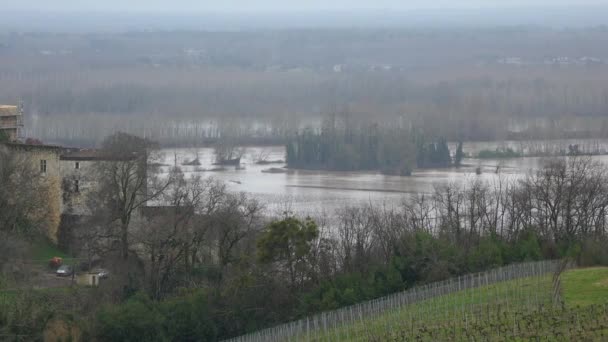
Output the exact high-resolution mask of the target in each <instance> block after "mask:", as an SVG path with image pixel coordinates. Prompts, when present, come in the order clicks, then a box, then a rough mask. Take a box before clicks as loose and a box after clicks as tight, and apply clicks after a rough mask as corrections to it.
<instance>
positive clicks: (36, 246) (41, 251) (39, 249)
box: [32, 240, 69, 261]
mask: <svg viewBox="0 0 608 342" xmlns="http://www.w3.org/2000/svg"><path fill="white" fill-rule="evenodd" d="M52 257H60V258H69V255H68V254H67V253H64V252H63V251H61V250H60V249H59V248H58V247H57V246H55V245H53V244H52V243H51V242H50V241H47V240H37V241H35V242H34V243H32V258H33V259H36V260H46V261H48V260H49V259H51V258H52Z"/></svg>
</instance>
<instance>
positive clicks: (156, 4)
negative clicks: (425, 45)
mask: <svg viewBox="0 0 608 342" xmlns="http://www.w3.org/2000/svg"><path fill="white" fill-rule="evenodd" d="M546 5H558V6H569V5H578V6H580V5H608V0H171V1H169V0H0V7H2V8H4V9H10V10H41V11H49V10H56V11H65V10H70V11H90V10H100V11H106V10H116V11H172V12H189V11H199V12H203V11H233V10H240V11H291V10H306V11H310V10H358V9H393V10H416V9H437V8H449V9H470V8H492V7H524V6H546Z"/></svg>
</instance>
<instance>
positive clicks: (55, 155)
mask: <svg viewBox="0 0 608 342" xmlns="http://www.w3.org/2000/svg"><path fill="white" fill-rule="evenodd" d="M5 146H6V147H7V148H9V149H10V150H12V151H14V152H16V153H21V154H23V155H25V156H26V158H27V160H28V161H29V162H30V163H31V164H32V168H34V170H38V171H39V172H40V174H41V175H42V176H43V179H44V180H45V181H46V185H47V186H48V188H49V192H48V197H49V198H48V199H47V200H48V203H49V207H50V209H51V215H50V217H49V218H48V222H47V227H45V228H46V230H47V232H48V237H49V238H50V239H51V240H52V241H54V242H57V238H58V231H59V224H60V222H61V213H62V201H61V198H62V192H63V191H62V188H61V184H62V175H61V167H60V157H61V154H62V152H63V148H62V147H60V146H53V145H28V144H19V143H8V144H5Z"/></svg>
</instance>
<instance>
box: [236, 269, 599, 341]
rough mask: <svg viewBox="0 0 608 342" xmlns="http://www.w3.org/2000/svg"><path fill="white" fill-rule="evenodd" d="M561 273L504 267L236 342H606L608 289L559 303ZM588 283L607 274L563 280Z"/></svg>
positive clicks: (578, 273)
mask: <svg viewBox="0 0 608 342" xmlns="http://www.w3.org/2000/svg"><path fill="white" fill-rule="evenodd" d="M562 267H563V265H560V264H559V263H557V262H538V263H526V264H520V265H512V266H508V267H503V268H499V269H495V270H491V271H488V272H485V273H479V274H473V275H468V276H465V277H459V278H456V279H450V280H446V281H443V282H439V283H433V284H429V285H426V286H422V287H416V288H413V289H411V290H409V291H406V292H403V293H399V294H396V295H392V296H388V297H385V298H380V299H377V300H374V301H371V302H366V303H361V304H358V305H354V306H351V307H346V308H343V309H340V310H336V311H332V312H327V313H323V314H320V315H317V316H314V317H309V318H305V319H303V320H300V321H297V322H292V323H288V324H285V325H282V326H278V327H275V328H271V329H266V330H263V331H259V332H256V333H253V334H249V335H245V336H241V337H238V338H235V339H233V341H235V342H241V341H242V342H244V341H444V340H454V341H512V340H535V341H536V340H537V339H538V338H540V337H543V339H542V340H547V339H546V338H544V337H551V338H550V339H549V340H564V341H570V340H590V341H596V340H597V341H603V340H606V339H608V305H607V304H608V296H607V295H608V292H607V290H608V286H606V289H605V290H604V289H603V288H600V291H599V292H598V290H597V289H595V288H594V289H592V290H590V294H585V293H584V292H585V291H583V290H582V289H583V288H584V286H580V290H579V289H575V291H568V293H566V295H565V296H563V295H562V294H563V292H564V291H563V288H562V285H563V284H562V279H561V277H558V276H556V275H557V274H559V272H558V269H561V268H562ZM585 277H587V278H585ZM593 277H595V278H598V277H600V278H601V279H603V278H602V277H605V278H606V280H608V271H607V270H606V269H599V271H598V270H573V271H570V272H567V273H566V276H565V278H567V284H569V285H568V286H578V285H577V281H578V280H579V279H585V280H584V281H585V282H587V283H588V282H594V281H595V280H593V279H595V278H593ZM592 278H593V279H592ZM604 281H605V280H604ZM596 282H597V281H596ZM577 292H578V293H580V294H577ZM581 294H582V295H583V296H584V297H589V296H590V295H591V294H593V296H594V298H593V302H592V303H588V302H586V303H584V304H586V305H583V306H578V305H566V303H565V302H564V299H563V298H564V297H566V298H568V297H577V296H578V297H581ZM578 300H584V298H578ZM572 302H574V303H577V304H578V303H579V302H576V301H574V300H572Z"/></svg>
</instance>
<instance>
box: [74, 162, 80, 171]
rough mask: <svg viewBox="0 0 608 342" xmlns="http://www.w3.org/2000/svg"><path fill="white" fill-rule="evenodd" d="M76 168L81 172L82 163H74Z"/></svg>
mask: <svg viewBox="0 0 608 342" xmlns="http://www.w3.org/2000/svg"><path fill="white" fill-rule="evenodd" d="M74 168H75V169H76V170H79V169H80V162H75V163H74Z"/></svg>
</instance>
